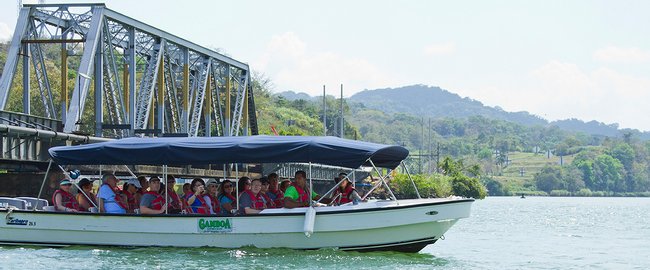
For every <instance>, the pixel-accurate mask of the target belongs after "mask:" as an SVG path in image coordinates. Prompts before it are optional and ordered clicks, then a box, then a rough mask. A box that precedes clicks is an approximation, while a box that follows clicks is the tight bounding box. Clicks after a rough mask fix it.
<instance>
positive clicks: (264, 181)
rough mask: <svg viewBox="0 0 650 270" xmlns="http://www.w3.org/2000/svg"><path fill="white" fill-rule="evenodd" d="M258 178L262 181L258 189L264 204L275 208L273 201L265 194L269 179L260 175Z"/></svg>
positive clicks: (267, 189)
mask: <svg viewBox="0 0 650 270" xmlns="http://www.w3.org/2000/svg"><path fill="white" fill-rule="evenodd" d="M260 180H261V181H262V190H260V195H261V196H262V199H263V200H264V204H266V208H277V206H276V205H275V202H274V201H273V200H272V199H271V197H269V195H268V194H267V193H268V192H269V179H268V178H266V177H262V178H261V179H260Z"/></svg>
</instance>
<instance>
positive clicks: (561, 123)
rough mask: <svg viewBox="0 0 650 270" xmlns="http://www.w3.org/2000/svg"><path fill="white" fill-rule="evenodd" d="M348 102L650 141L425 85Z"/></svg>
mask: <svg viewBox="0 0 650 270" xmlns="http://www.w3.org/2000/svg"><path fill="white" fill-rule="evenodd" d="M278 95H279V96H282V97H284V98H286V99H288V100H296V99H305V100H314V99H316V98H320V97H312V96H310V95H308V94H306V93H301V92H294V91H284V92H280V93H278ZM347 100H348V102H351V103H356V104H363V106H365V107H367V108H371V109H375V110H379V111H383V112H385V113H389V114H395V113H407V114H411V115H415V116H418V117H431V118H445V117H447V118H468V117H471V116H476V115H480V116H483V117H486V118H491V119H498V120H505V121H509V122H514V123H517V124H521V125H524V126H536V125H541V126H557V127H559V128H560V129H564V130H568V131H574V132H583V133H586V134H591V135H600V136H622V135H623V134H625V133H635V134H637V135H638V136H639V137H640V138H642V139H646V140H647V139H650V132H648V131H639V130H637V129H619V125H618V124H617V123H613V124H606V123H603V122H599V121H596V120H591V121H583V120H579V119H576V118H568V119H562V120H555V121H548V120H547V119H544V118H542V117H540V116H538V115H535V114H531V113H529V112H527V111H518V112H509V111H505V110H503V109H502V108H501V107H499V106H494V107H491V106H487V105H484V104H483V103H482V102H480V101H478V100H475V99H472V98H470V97H461V96H460V95H458V94H456V93H453V92H451V91H448V90H445V89H442V88H440V87H437V86H427V85H423V84H415V85H408V86H402V87H396V88H380V89H370V90H369V89H366V90H363V91H361V92H358V93H356V94H354V95H352V96H351V97H349V98H347Z"/></svg>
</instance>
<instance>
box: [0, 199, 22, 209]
mask: <svg viewBox="0 0 650 270" xmlns="http://www.w3.org/2000/svg"><path fill="white" fill-rule="evenodd" d="M10 207H13V208H16V209H20V210H26V209H27V201H25V200H22V199H18V198H9V197H0V208H10Z"/></svg>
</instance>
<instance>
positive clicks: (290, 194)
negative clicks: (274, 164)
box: [284, 171, 332, 208]
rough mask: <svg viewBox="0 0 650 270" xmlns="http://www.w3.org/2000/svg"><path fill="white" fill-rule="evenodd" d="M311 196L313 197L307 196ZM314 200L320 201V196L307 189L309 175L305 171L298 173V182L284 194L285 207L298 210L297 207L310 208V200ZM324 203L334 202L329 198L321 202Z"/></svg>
mask: <svg viewBox="0 0 650 270" xmlns="http://www.w3.org/2000/svg"><path fill="white" fill-rule="evenodd" d="M307 194H311V196H309V195H307ZM310 197H311V199H312V200H318V199H320V195H318V194H316V192H314V191H310V190H309V188H308V187H307V173H306V172H305V171H297V172H296V182H295V183H293V185H291V186H290V187H288V188H287V190H286V191H285V192H284V207H286V208H296V207H307V206H309V202H310V199H309V198H310ZM321 201H322V202H323V203H326V204H327V203H330V202H331V201H332V200H331V199H328V198H323V199H322V200H321Z"/></svg>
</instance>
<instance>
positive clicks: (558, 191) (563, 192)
mask: <svg viewBox="0 0 650 270" xmlns="http://www.w3.org/2000/svg"><path fill="white" fill-rule="evenodd" d="M549 194H550V195H551V196H554V197H568V196H571V192H569V191H568V190H565V189H554V190H551V193H549Z"/></svg>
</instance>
